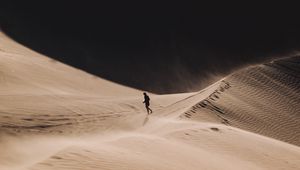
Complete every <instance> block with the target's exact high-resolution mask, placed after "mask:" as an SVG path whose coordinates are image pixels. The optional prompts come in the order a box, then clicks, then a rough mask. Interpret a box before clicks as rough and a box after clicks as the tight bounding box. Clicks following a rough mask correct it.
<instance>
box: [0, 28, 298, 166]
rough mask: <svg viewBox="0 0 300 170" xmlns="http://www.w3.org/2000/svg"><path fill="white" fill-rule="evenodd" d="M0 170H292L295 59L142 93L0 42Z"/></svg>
mask: <svg viewBox="0 0 300 170" xmlns="http://www.w3.org/2000/svg"><path fill="white" fill-rule="evenodd" d="M0 82H1V86H0V97H1V104H0V169H1V170H53V169H55V170H100V169H101V170H102V169H103V170H135V169H136V170H199V169H209V170H210V169H226V170H228V169H230V170H232V169H233V170H234V169H236V170H241V169H243V170H247V169H249V170H255V169H272V170H274V169H288V170H292V169H295V170H297V169H300V57H290V58H283V59H279V60H275V61H272V62H270V63H267V64H261V65H255V66H249V67H247V68H244V69H241V70H237V71H236V72H234V73H232V74H231V75H228V76H227V77H224V78H223V79H221V80H220V81H218V82H216V83H214V84H212V85H210V86H209V87H207V88H205V89H203V90H201V91H199V92H195V93H182V94H170V95H155V94H151V93H149V96H150V98H151V108H152V109H153V110H154V113H153V114H151V115H149V116H148V115H147V113H146V110H145V108H144V105H143V103H142V101H143V95H142V92H143V91H140V90H137V89H133V88H130V87H125V86H122V85H118V84H115V83H113V82H110V81H107V80H104V79H101V78H99V77H96V76H93V75H90V74H88V73H86V72H83V71H81V70H78V69H75V68H72V67H70V66H67V65H65V64H63V63H60V62H58V61H55V60H52V59H50V58H48V57H46V56H43V55H41V54H38V53H36V52H34V51H32V50H30V49H28V48H26V47H24V46H22V45H20V44H18V43H16V42H14V41H13V40H11V39H9V38H8V37H7V36H5V35H4V34H3V33H1V34H0Z"/></svg>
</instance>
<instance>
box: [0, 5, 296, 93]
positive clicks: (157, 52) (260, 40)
mask: <svg viewBox="0 0 300 170" xmlns="http://www.w3.org/2000/svg"><path fill="white" fill-rule="evenodd" d="M183 2H184V1H182V2H181V3H174V2H172V3H157V4H154V3H150V2H147V1H142V2H141V1H140V2H139V3H133V2H132V3H129V2H128V1H126V2H122V3H121V2H117V1H115V2H110V3H99V2H98V3H96V2H89V1H79V2H78V1H57V2H56V1H53V0H52V1H50V0H43V1H36V2H33V1H15V0H9V1H3V2H1V6H0V26H1V29H2V30H3V31H4V32H5V33H7V34H8V35H9V36H11V37H12V38H14V39H15V40H16V41H18V42H20V43H22V44H24V45H26V46H28V47H30V48H32V49H34V50H36V51H38V52H40V53H43V54H46V55H47V56H50V57H52V58H54V59H57V60H59V61H62V62H64V63H67V64H69V65H72V66H75V67H77V68H80V69H83V70H85V71H87V72H90V73H92V74H95V75H98V76H100V77H103V78H105V79H109V80H112V81H115V82H118V83H121V84H125V85H128V86H132V87H136V88H139V89H143V90H148V91H151V92H155V93H173V92H186V91H195V90H200V89H201V88H203V87H205V86H207V85H208V84H209V83H212V82H213V81H215V80H217V79H218V78H219V77H221V76H225V75H227V74H229V73H230V72H232V71H234V70H235V69H237V68H241V67H243V66H245V65H248V64H255V63H260V62H264V61H267V60H270V59H272V58H276V57H281V56H284V55H288V54H290V53H294V52H295V51H297V50H298V49H299V47H300V39H299V38H300V31H299V29H300V24H299V21H300V20H299V17H298V16H299V15H298V10H297V9H293V8H291V7H292V5H289V6H287V5H283V4H277V5H276V4H274V3H273V4H272V5H274V6H270V4H243V5H241V4H218V3H217V2H215V3H211V4H208V3H198V4H187V3H183ZM294 7H297V6H294Z"/></svg>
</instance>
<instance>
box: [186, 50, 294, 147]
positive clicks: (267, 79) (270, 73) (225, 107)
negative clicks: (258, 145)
mask: <svg viewBox="0 0 300 170" xmlns="http://www.w3.org/2000/svg"><path fill="white" fill-rule="evenodd" d="M299 101H300V57H298V56H297V57H291V58H285V59H282V60H276V61H273V62H272V63H268V64H263V65H258V66H254V67H248V68H247V69H243V70H241V71H239V72H237V73H235V74H232V75H230V76H228V77H226V78H225V79H224V80H223V81H222V84H221V85H220V86H219V88H218V89H217V90H216V91H214V92H213V93H212V94H211V95H210V96H209V97H208V98H206V99H205V100H203V101H201V102H199V103H197V104H196V105H195V106H193V107H192V108H191V109H190V110H189V111H187V112H186V113H185V114H184V115H182V116H181V117H183V118H188V119H193V120H199V121H203V116H204V115H206V114H214V115H216V116H217V117H218V119H219V121H220V122H222V123H224V124H226V125H230V126H235V127H238V128H242V129H245V130H247V131H251V132H255V133H258V134H262V135H264V136H269V137H271V138H275V139H278V140H282V141H285V142H288V143H291V144H294V145H298V146H300V129H299V127H300V102H299ZM207 121H213V120H207Z"/></svg>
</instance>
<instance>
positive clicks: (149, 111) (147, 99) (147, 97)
mask: <svg viewBox="0 0 300 170" xmlns="http://www.w3.org/2000/svg"><path fill="white" fill-rule="evenodd" d="M143 103H145V106H146V109H147V113H148V114H150V113H152V110H151V109H150V108H149V106H150V97H149V96H148V95H147V93H145V92H144V101H143Z"/></svg>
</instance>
